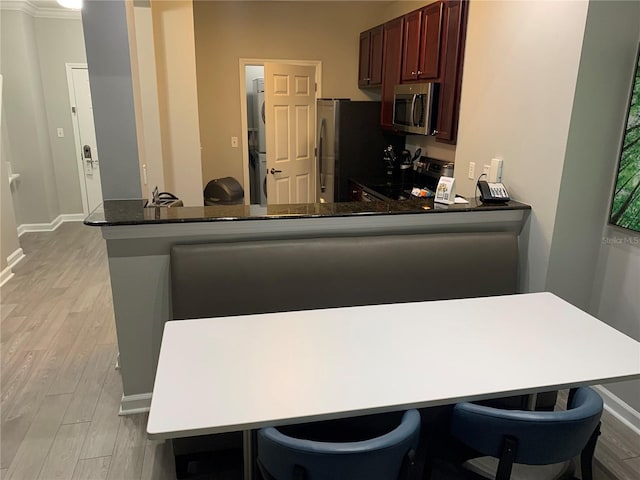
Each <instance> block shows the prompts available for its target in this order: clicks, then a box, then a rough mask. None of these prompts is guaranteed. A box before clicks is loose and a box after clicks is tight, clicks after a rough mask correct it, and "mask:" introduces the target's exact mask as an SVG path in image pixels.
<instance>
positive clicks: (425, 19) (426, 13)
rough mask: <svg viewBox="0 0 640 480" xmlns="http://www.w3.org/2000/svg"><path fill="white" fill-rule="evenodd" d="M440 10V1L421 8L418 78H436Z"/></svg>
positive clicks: (440, 23)
mask: <svg viewBox="0 0 640 480" xmlns="http://www.w3.org/2000/svg"><path fill="white" fill-rule="evenodd" d="M442 10H443V5H442V2H436V3H432V4H431V5H427V6H426V7H424V8H423V9H422V30H421V33H420V40H421V43H420V61H419V64H418V79H419V80H436V79H437V78H438V73H439V67H440V38H441V34H442Z"/></svg>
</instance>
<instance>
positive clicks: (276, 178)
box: [240, 59, 322, 213]
mask: <svg viewBox="0 0 640 480" xmlns="http://www.w3.org/2000/svg"><path fill="white" fill-rule="evenodd" d="M303 67H304V68H306V70H305V72H306V73H305V74H304V75H300V74H296V73H295V72H296V71H295V69H296V68H303ZM289 71H291V72H292V76H291V78H290V79H287V80H285V81H284V82H283V84H286V85H288V88H290V89H291V90H290V91H291V92H293V93H300V92H303V93H304V90H305V88H307V90H308V92H307V93H308V95H307V100H306V101H307V103H308V105H307V106H306V107H305V106H304V105H293V104H291V105H289V106H287V105H285V104H281V103H282V102H281V100H283V99H285V98H286V96H287V95H285V94H284V92H282V91H281V90H278V88H279V86H278V85H276V83H277V82H278V80H279V79H280V78H282V79H284V78H285V76H286V75H288V72H289ZM305 75H306V76H307V77H309V79H308V81H306V80H303V78H304V76H305ZM321 78H322V62H320V61H313V60H312V61H300V60H267V59H240V97H241V101H240V105H241V119H242V131H243V132H244V134H245V135H246V136H245V138H246V140H247V141H246V148H244V150H243V176H244V178H243V180H244V186H245V192H248V194H247V193H245V204H247V205H251V206H252V208H253V210H254V211H256V213H259V212H260V211H261V210H264V209H266V206H267V204H275V203H309V202H310V201H315V199H316V196H317V195H316V190H317V188H316V184H315V178H316V176H317V169H316V161H315V153H314V150H315V142H316V134H317V132H316V127H315V121H316V118H315V102H316V100H317V99H318V98H320V97H321V91H322V90H321V85H320V79H321ZM274 79H275V80H274ZM267 86H269V87H270V90H267V88H266V87H267ZM311 89H312V90H311ZM303 96H304V95H298V97H303ZM310 99H311V100H310ZM303 101H304V100H303ZM311 103H313V105H311ZM285 112H286V113H285ZM302 113H304V115H302ZM278 114H280V116H279V117H278ZM269 118H272V119H273V120H272V121H271V122H269ZM283 120H285V121H283ZM296 142H297V143H296ZM268 146H269V147H268ZM285 151H286V154H285ZM292 156H294V157H296V158H294V159H292V158H291V157H292ZM289 166H290V167H291V168H288V167H289ZM270 191H271V195H270V194H269V193H270Z"/></svg>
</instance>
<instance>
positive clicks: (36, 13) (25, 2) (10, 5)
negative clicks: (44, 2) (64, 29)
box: [0, 0, 82, 20]
mask: <svg viewBox="0 0 640 480" xmlns="http://www.w3.org/2000/svg"><path fill="white" fill-rule="evenodd" d="M0 10H12V11H17V12H22V13H26V14H27V15H30V16H32V17H35V18H53V19H59V20H60V19H61V20H80V19H81V18H82V15H81V13H80V11H79V10H70V9H68V8H44V7H38V6H37V5H34V4H33V3H31V2H30V1H29V0H22V1H20V0H0Z"/></svg>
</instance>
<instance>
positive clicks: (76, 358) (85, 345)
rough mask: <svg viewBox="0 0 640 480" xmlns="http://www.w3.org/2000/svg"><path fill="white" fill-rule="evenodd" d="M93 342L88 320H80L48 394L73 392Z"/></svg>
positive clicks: (85, 364) (89, 354)
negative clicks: (73, 338) (76, 333)
mask: <svg viewBox="0 0 640 480" xmlns="http://www.w3.org/2000/svg"><path fill="white" fill-rule="evenodd" d="M70 315H72V314H70ZM95 344H96V342H95V339H92V338H91V331H90V325H89V322H82V324H81V327H80V332H79V333H78V337H77V338H76V339H75V341H74V342H73V345H72V346H71V348H70V350H69V353H68V355H67V357H66V358H65V361H64V363H63V364H62V366H61V367H60V369H59V372H58V376H57V378H56V381H55V382H53V383H52V384H51V388H50V389H49V394H50V395H60V394H63V393H73V392H75V390H76V387H77V386H78V383H79V382H80V379H81V378H82V374H83V373H84V370H85V368H86V366H87V362H88V360H89V357H90V356H91V352H92V351H93V349H94V347H95Z"/></svg>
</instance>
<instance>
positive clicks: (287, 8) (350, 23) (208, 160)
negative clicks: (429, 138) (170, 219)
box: [194, 2, 412, 191]
mask: <svg viewBox="0 0 640 480" xmlns="http://www.w3.org/2000/svg"><path fill="white" fill-rule="evenodd" d="M411 3H412V2H411ZM388 7H389V4H388V3H387V2H195V3H194V19H195V39H196V61H197V75H198V96H199V99H198V100H199V106H200V109H199V111H200V137H201V141H202V174H203V175H202V176H203V181H204V182H205V183H206V182H208V181H209V180H211V179H213V178H220V177H225V176H232V177H235V178H236V179H238V181H240V182H241V183H242V179H243V171H242V170H243V165H242V162H243V149H244V148H246V138H245V137H246V134H245V133H244V132H242V128H241V115H240V108H241V101H242V99H241V98H240V73H239V72H240V69H239V59H240V58H252V59H290V60H320V61H322V73H323V77H322V96H323V97H342V98H351V99H354V100H369V99H376V100H377V99H379V90H378V91H374V92H367V91H364V90H359V89H358V85H357V79H358V71H357V69H358V45H359V44H358V36H359V34H360V32H361V31H363V30H366V29H368V28H370V27H374V26H376V25H378V24H380V23H381V22H382V21H383V20H384V19H386V18H385V17H384V15H385V9H386V8H388ZM389 18H390V17H389ZM232 136H237V137H238V138H239V139H240V147H239V148H232V147H231V140H230V138H231V137H232ZM245 191H248V186H246V188H245Z"/></svg>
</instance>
